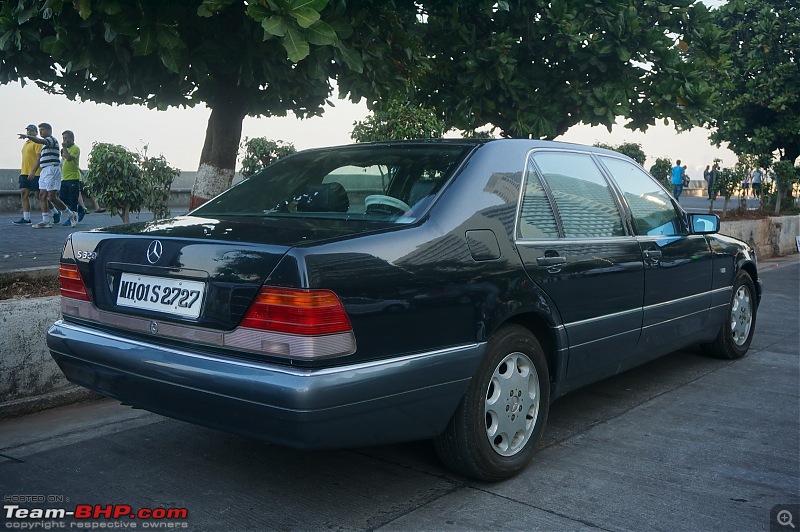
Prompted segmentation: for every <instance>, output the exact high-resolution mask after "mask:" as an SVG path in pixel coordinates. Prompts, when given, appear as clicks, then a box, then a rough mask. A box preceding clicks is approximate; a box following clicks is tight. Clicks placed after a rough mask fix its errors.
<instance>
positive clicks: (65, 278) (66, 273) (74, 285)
mask: <svg viewBox="0 0 800 532" xmlns="http://www.w3.org/2000/svg"><path fill="white" fill-rule="evenodd" d="M58 281H59V282H60V283H61V297H71V298H73V299H82V300H83V301H90V299H89V293H88V292H87V291H86V285H85V284H84V282H83V278H82V277H81V274H80V272H79V271H78V267H77V266H75V265H74V264H62V265H61V267H60V268H59V272H58Z"/></svg>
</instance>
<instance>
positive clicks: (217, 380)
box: [47, 139, 761, 480]
mask: <svg viewBox="0 0 800 532" xmlns="http://www.w3.org/2000/svg"><path fill="white" fill-rule="evenodd" d="M719 226H720V224H719V219H718V218H717V216H715V215H713V214H702V215H699V214H687V213H686V212H684V211H683V210H682V208H681V206H680V205H679V204H678V203H677V202H676V201H675V199H674V198H673V197H671V196H670V194H669V192H668V191H667V190H665V189H664V187H662V185H660V184H659V183H658V182H657V181H656V180H655V179H653V178H652V177H651V176H650V175H649V174H648V173H647V172H646V171H644V170H643V169H642V168H641V167H640V166H639V165H638V164H636V163H635V162H634V161H633V160H631V159H629V158H627V157H625V156H623V155H620V154H618V153H616V152H613V151H608V150H604V149H600V148H592V147H585V146H579V145H574V144H565V143H556V142H546V141H532V140H516V139H498V140H466V139H464V140H431V141H406V142H384V143H373V144H358V145H352V146H343V147H334V148H326V149H314V150H308V151H303V152H300V153H297V154H295V155H292V156H289V157H285V158H282V159H280V160H279V161H277V162H275V163H274V164H272V165H271V166H269V167H267V168H266V169H265V170H263V171H262V172H261V173H259V174H257V175H254V176H252V177H250V178H249V179H245V180H244V181H242V182H241V183H239V184H237V185H236V186H234V187H232V188H231V189H229V190H228V191H226V192H224V193H223V194H221V195H220V196H218V197H216V198H213V199H212V200H210V201H209V202H207V203H206V204H204V205H202V206H201V207H199V208H197V209H195V210H193V211H191V212H190V213H189V214H187V215H185V216H179V217H177V218H172V219H168V220H160V221H152V222H145V223H137V224H132V225H125V226H117V227H111V228H107V229H100V230H92V231H86V232H76V233H73V234H72V235H71V236H70V237H69V238H68V239H67V241H66V244H65V246H64V250H63V254H62V257H61V265H60V268H61V271H60V278H61V286H62V289H61V294H62V298H61V310H62V314H63V319H61V320H59V321H57V322H56V323H55V324H54V325H53V326H52V327H51V328H50V330H49V331H48V334H47V342H48V346H49V349H50V351H51V353H52V356H53V358H54V359H55V360H56V361H57V362H58V364H59V365H60V367H61V369H62V370H63V372H64V374H65V375H66V376H67V378H68V379H69V380H71V381H72V382H74V383H77V384H80V385H82V386H85V387H87V388H90V389H92V390H96V391H98V392H100V393H101V394H105V395H107V396H110V397H113V398H116V399H118V400H119V401H121V402H123V403H125V404H128V405H132V406H134V407H137V408H143V409H147V410H150V411H152V412H156V413H159V414H162V415H165V416H169V417H173V418H176V419H181V420H185V421H189V422H192V423H197V424H200V425H204V426H208V427H213V428H216V429H222V430H225V431H231V432H234V433H238V434H242V435H245V436H248V437H254V438H260V439H263V440H266V441H268V442H272V443H275V444H280V445H285V446H290V447H295V448H303V449H322V448H336V447H355V446H359V447H360V446H366V445H378V444H387V443H394V442H402V441H410V440H419V439H432V440H433V441H434V444H435V445H434V446H435V448H436V451H437V453H438V455H439V456H440V458H441V460H442V461H443V463H444V464H445V465H446V466H448V467H449V468H451V469H452V470H454V471H456V472H458V473H461V474H464V475H467V476H470V477H473V478H477V479H482V480H498V479H502V478H507V477H509V476H511V475H514V474H516V473H518V472H519V471H520V470H522V469H523V468H524V467H525V466H526V464H527V463H528V462H529V461H530V460H531V458H532V456H533V453H534V447H535V443H536V441H537V440H538V439H539V438H540V436H541V435H542V431H543V430H544V428H545V424H546V421H547V414H548V408H549V406H550V404H551V403H552V401H554V400H555V399H556V398H558V397H560V396H562V395H564V394H566V393H568V392H569V391H571V390H574V389H576V388H578V387H580V386H584V385H586V384H588V383H591V382H594V381H597V380H599V379H602V378H605V377H608V376H610V375H614V374H617V373H620V372H622V371H625V370H627V369H629V368H632V367H634V366H636V365H639V364H642V363H644V362H647V361H649V360H652V359H654V358H656V357H659V356H662V355H664V354H667V353H670V352H672V351H676V350H679V349H683V348H686V347H689V346H693V345H701V346H703V347H704V349H705V350H706V351H708V352H709V353H710V354H712V355H715V356H717V357H722V358H728V359H733V358H738V357H741V356H743V355H744V354H745V353H746V352H747V350H748V347H749V345H750V342H751V339H752V337H753V332H754V329H755V323H756V311H757V308H758V303H759V300H760V296H761V283H760V281H759V278H758V270H757V263H756V256H755V253H754V250H753V249H752V248H751V247H750V246H748V245H747V244H745V243H744V242H741V241H739V240H736V239H734V238H730V237H727V236H723V235H720V234H718V231H719Z"/></svg>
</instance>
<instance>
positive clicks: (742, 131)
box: [711, 0, 800, 166]
mask: <svg viewBox="0 0 800 532" xmlns="http://www.w3.org/2000/svg"><path fill="white" fill-rule="evenodd" d="M714 19H715V21H716V22H717V24H718V25H719V26H720V27H721V28H722V29H723V30H724V31H725V36H724V39H723V41H722V42H723V43H724V45H725V52H726V53H727V54H728V55H729V57H730V61H729V64H728V65H727V66H726V68H724V69H721V70H719V71H717V72H716V74H715V75H714V77H713V81H714V83H715V85H716V86H717V87H718V89H719V91H720V95H721V98H720V99H719V106H718V107H717V109H716V110H715V111H714V117H715V119H714V120H713V121H712V122H711V126H713V127H714V128H716V131H714V132H713V133H712V135H711V138H712V140H714V141H715V142H716V143H717V144H719V143H721V142H723V141H725V142H728V143H729V145H730V148H731V150H733V151H734V152H735V153H755V154H762V155H767V156H771V155H772V154H773V153H774V152H775V151H779V152H780V157H781V159H784V160H788V161H791V162H792V163H794V161H795V160H796V159H797V158H798V156H800V68H798V63H799V62H800V16H799V15H798V10H797V5H796V2H787V1H785V0H735V1H730V2H728V3H726V4H724V5H723V6H721V7H720V8H719V10H717V11H715V12H714ZM770 158H771V157H770ZM760 166H767V165H764V164H761V165H760Z"/></svg>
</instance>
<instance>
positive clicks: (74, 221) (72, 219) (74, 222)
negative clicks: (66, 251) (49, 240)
mask: <svg viewBox="0 0 800 532" xmlns="http://www.w3.org/2000/svg"><path fill="white" fill-rule="evenodd" d="M68 221H70V222H72V227H77V226H78V222H79V221H80V220H78V215H77V214H76V213H74V212H73V213H72V216H70V217H69V220H68ZM65 225H66V224H65Z"/></svg>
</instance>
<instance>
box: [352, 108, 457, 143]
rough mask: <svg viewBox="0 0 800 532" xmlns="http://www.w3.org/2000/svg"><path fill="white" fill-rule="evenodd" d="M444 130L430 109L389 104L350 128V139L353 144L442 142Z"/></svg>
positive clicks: (440, 121)
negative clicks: (419, 140) (391, 141)
mask: <svg viewBox="0 0 800 532" xmlns="http://www.w3.org/2000/svg"><path fill="white" fill-rule="evenodd" d="M446 130H447V127H446V126H445V123H444V122H443V121H442V120H441V119H440V118H439V117H438V116H437V115H436V113H434V111H433V110H432V109H428V108H426V107H422V106H419V105H414V104H411V103H407V102H397V101H392V102H390V103H389V104H388V105H386V106H383V107H382V108H381V109H378V110H376V111H375V112H374V113H373V114H372V115H371V116H368V117H367V119H366V120H362V121H359V122H356V123H355V124H353V131H352V132H351V133H350V138H352V139H353V140H355V141H356V142H373V141H381V140H390V139H392V140H411V139H433V138H441V137H442V136H443V135H444V134H445V131H446Z"/></svg>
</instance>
